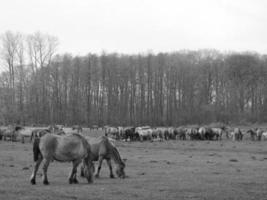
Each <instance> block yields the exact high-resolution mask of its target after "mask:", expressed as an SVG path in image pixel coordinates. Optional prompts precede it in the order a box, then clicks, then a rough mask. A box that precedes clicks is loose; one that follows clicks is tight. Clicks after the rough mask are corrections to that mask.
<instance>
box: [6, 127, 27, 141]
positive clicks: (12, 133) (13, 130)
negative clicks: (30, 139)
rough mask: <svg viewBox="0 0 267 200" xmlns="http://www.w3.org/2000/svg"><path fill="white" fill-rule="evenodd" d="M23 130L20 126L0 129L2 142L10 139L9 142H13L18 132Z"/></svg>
mask: <svg viewBox="0 0 267 200" xmlns="http://www.w3.org/2000/svg"><path fill="white" fill-rule="evenodd" d="M21 129H23V127H22V126H8V127H6V128H4V129H2V131H1V132H2V137H3V140H6V139H7V138H10V141H12V142H15V141H16V139H17V136H18V132H19V131H20V130H21Z"/></svg>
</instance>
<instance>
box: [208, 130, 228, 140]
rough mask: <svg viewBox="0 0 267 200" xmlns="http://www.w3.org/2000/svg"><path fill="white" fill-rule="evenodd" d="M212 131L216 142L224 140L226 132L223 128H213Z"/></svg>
mask: <svg viewBox="0 0 267 200" xmlns="http://www.w3.org/2000/svg"><path fill="white" fill-rule="evenodd" d="M211 130H212V132H213V133H214V134H215V138H216V140H222V136H223V133H224V132H225V130H224V129H223V128H211Z"/></svg>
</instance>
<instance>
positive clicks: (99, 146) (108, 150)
mask: <svg viewBox="0 0 267 200" xmlns="http://www.w3.org/2000/svg"><path fill="white" fill-rule="evenodd" d="M88 140H89V143H90V145H91V149H92V154H93V161H98V168H97V172H96V175H95V177H97V178H98V177H99V172H100V169H101V165H102V162H103V160H104V159H105V160H106V161H107V164H108V166H109V170H110V178H114V175H113V171H112V166H111V159H113V160H114V162H115V163H116V165H117V169H116V174H117V176H118V177H119V178H125V172H124V168H125V163H124V161H123V160H122V159H121V156H120V153H119V151H118V149H117V148H116V147H115V146H114V144H112V143H111V142H110V141H109V139H108V138H107V137H106V136H101V137H99V138H88ZM83 171H84V170H83V166H82V168H81V176H83V175H84V173H83Z"/></svg>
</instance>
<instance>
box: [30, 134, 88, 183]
mask: <svg viewBox="0 0 267 200" xmlns="http://www.w3.org/2000/svg"><path fill="white" fill-rule="evenodd" d="M33 160H34V162H35V166H34V169H33V172H32V175H31V178H30V182H31V184H33V185H34V184H36V181H35V179H36V174H37V171H38V168H39V166H40V164H41V162H42V161H43V160H44V164H43V184H44V185H48V184H49V182H48V179H47V169H48V166H49V163H50V162H51V161H53V160H56V161H59V162H72V170H71V173H70V175H69V178H68V180H69V183H70V184H72V183H74V184H76V183H78V180H77V167H78V165H79V164H80V163H81V162H83V166H84V169H85V170H84V171H85V174H86V178H87V181H88V183H92V182H93V176H92V174H93V162H92V152H91V146H90V144H89V143H88V142H87V140H86V139H85V138H84V137H83V136H81V135H79V134H70V135H66V136H58V135H53V134H45V135H44V136H43V137H41V138H35V140H34V143H33Z"/></svg>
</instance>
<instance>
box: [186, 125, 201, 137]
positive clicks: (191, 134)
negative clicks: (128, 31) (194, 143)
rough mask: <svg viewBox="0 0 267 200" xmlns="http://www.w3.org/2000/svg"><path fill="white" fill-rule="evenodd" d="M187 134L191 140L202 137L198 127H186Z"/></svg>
mask: <svg viewBox="0 0 267 200" xmlns="http://www.w3.org/2000/svg"><path fill="white" fill-rule="evenodd" d="M186 135H188V136H189V138H190V140H199V139H201V137H200V134H199V133H198V129H197V128H186Z"/></svg>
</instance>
